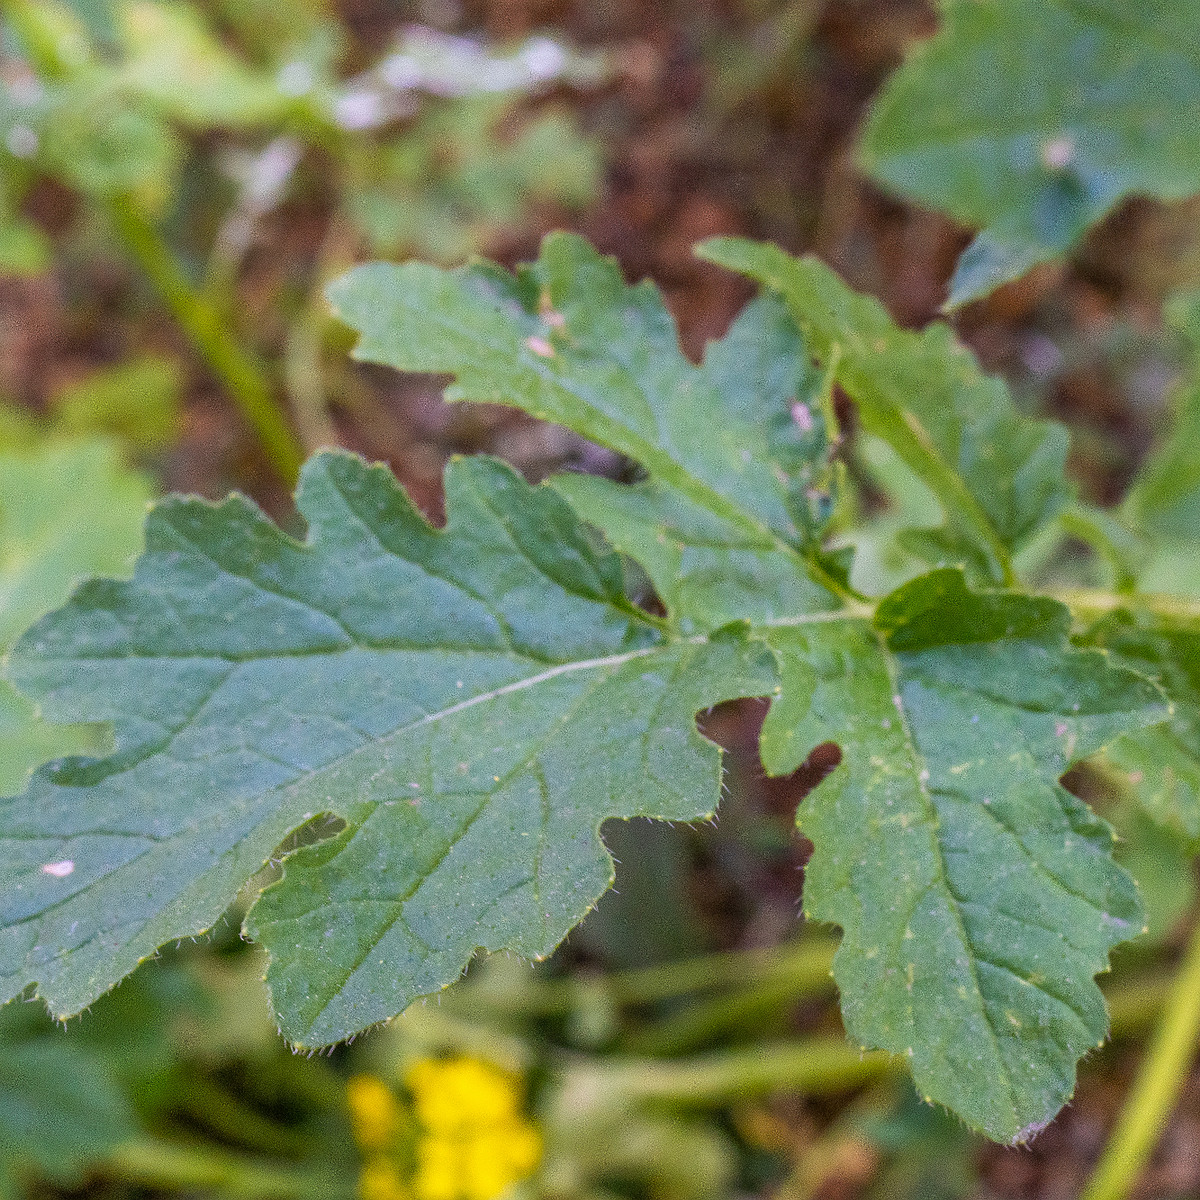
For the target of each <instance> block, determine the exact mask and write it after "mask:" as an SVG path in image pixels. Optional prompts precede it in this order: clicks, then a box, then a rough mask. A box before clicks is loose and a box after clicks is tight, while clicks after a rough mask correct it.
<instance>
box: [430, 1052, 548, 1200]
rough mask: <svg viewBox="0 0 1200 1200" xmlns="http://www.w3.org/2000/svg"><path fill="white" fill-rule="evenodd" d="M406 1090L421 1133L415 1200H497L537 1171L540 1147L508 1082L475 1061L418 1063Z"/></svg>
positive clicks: (510, 1079) (501, 1073) (515, 1083)
mask: <svg viewBox="0 0 1200 1200" xmlns="http://www.w3.org/2000/svg"><path fill="white" fill-rule="evenodd" d="M407 1082H408V1086H409V1088H410V1089H411V1091H412V1094H413V1101H414V1107H415V1109H416V1114H417V1119H418V1121H419V1123H420V1126H421V1129H422V1134H421V1136H420V1138H419V1140H418V1142H417V1171H416V1175H415V1177H414V1179H413V1191H414V1193H415V1194H416V1196H417V1198H418V1200H497V1198H498V1197H500V1196H502V1195H503V1194H504V1193H505V1192H507V1191H508V1189H509V1188H510V1187H512V1185H513V1184H514V1183H516V1182H517V1181H518V1180H520V1179H524V1178H525V1177H526V1176H527V1175H529V1174H531V1173H532V1172H533V1170H534V1169H535V1168H536V1167H537V1165H538V1163H539V1161H540V1160H541V1157H542V1139H541V1136H540V1135H539V1134H538V1131H537V1130H536V1129H535V1128H534V1127H533V1125H531V1124H530V1123H529V1122H528V1121H527V1120H526V1119H525V1118H524V1117H523V1116H522V1115H521V1112H520V1101H521V1091H520V1084H519V1082H518V1081H517V1080H516V1079H515V1078H514V1077H513V1076H511V1075H509V1074H507V1073H506V1072H504V1071H502V1070H500V1069H499V1068H498V1067H495V1066H492V1065H491V1064H490V1063H486V1062H481V1061H480V1060H479V1059H474V1058H452V1059H444V1060H437V1059H422V1060H421V1061H420V1062H417V1063H415V1064H414V1065H413V1067H412V1069H411V1070H410V1071H409V1073H408V1077H407Z"/></svg>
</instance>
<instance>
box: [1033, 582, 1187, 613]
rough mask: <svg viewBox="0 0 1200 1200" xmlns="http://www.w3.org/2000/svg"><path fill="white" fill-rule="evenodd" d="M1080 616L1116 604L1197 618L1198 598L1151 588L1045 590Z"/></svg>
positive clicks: (1108, 611) (1141, 610)
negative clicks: (1128, 589) (1175, 594)
mask: <svg viewBox="0 0 1200 1200" xmlns="http://www.w3.org/2000/svg"><path fill="white" fill-rule="evenodd" d="M1048 594H1049V595H1050V596H1052V597H1053V598H1054V599H1055V600H1060V601H1062V603H1063V604H1065V605H1066V606H1067V607H1068V608H1070V609H1072V610H1073V611H1074V612H1075V613H1077V614H1078V615H1080V616H1087V617H1089V618H1096V617H1102V616H1104V614H1105V613H1110V612H1112V611H1113V610H1114V609H1117V608H1129V609H1133V610H1135V611H1139V612H1147V613H1151V614H1153V615H1154V616H1156V617H1162V618H1163V619H1164V620H1167V621H1200V600H1186V599H1184V598H1183V597H1181V596H1163V595H1158V594H1156V593H1153V592H1128V593H1126V592H1106V591H1101V590H1098V589H1097V590H1093V589H1089V588H1069V589H1066V590H1063V591H1056V592H1050V593H1048Z"/></svg>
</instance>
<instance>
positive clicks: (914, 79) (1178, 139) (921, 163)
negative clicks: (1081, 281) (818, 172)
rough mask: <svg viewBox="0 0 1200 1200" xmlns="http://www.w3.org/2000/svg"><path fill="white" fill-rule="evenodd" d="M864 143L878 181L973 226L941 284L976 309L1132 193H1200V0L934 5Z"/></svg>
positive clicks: (956, 301) (951, 1) (969, 0)
mask: <svg viewBox="0 0 1200 1200" xmlns="http://www.w3.org/2000/svg"><path fill="white" fill-rule="evenodd" d="M941 11H942V27H941V29H940V30H939V32H938V33H937V34H935V35H934V37H932V38H931V39H929V41H927V42H926V43H924V44H923V45H921V46H919V47H918V48H917V49H916V50H915V51H914V52H913V53H912V54H911V55H910V56H909V58H908V59H907V61H906V62H905V63H904V65H903V66H902V67H901V68H900V70H898V71H897V72H896V73H895V74H894V75H893V76H892V78H891V79H890V80H889V81H888V83H887V84H886V86H885V88H884V90H883V93H882V95H881V96H880V97H879V98H878V99H877V100H876V102H875V106H874V109H873V111H872V113H871V116H870V119H869V121H868V124H867V127H866V130H865V131H864V134H863V138H862V142H861V145H860V150H859V153H860V159H861V161H862V163H863V165H864V167H865V168H866V169H867V170H868V171H869V172H870V173H871V174H872V175H874V176H875V178H877V179H878V180H879V181H880V182H881V183H883V184H884V185H885V186H887V187H889V188H891V189H893V190H894V191H897V192H899V193H900V194H902V195H904V196H906V197H908V198H910V199H913V200H915V201H917V202H918V203H921V204H925V205H928V206H930V207H932V208H938V209H941V210H943V211H945V212H948V213H950V214H951V215H952V216H954V217H956V218H957V219H958V220H960V221H962V222H964V223H965V224H968V225H974V226H982V227H983V232H982V233H981V234H980V235H979V236H978V237H977V238H976V240H975V242H974V243H973V244H972V245H971V246H970V247H969V248H968V250H967V251H966V253H965V254H964V255H963V257H962V259H961V260H960V262H959V264H958V268H957V270H956V272H955V275H954V279H953V281H952V282H951V292H950V298H949V301H948V304H949V306H951V307H954V306H957V305H960V304H964V303H966V302H968V301H970V300H974V299H977V298H978V297H980V296H982V295H985V294H986V293H987V292H989V291H991V290H992V288H994V287H996V286H997V285H998V284H1001V283H1004V282H1006V281H1008V280H1010V279H1014V278H1016V277H1017V276H1018V275H1020V274H1022V273H1023V272H1025V271H1026V270H1028V269H1029V268H1030V267H1031V266H1033V265H1034V264H1035V263H1038V262H1042V261H1044V260H1046V259H1048V258H1053V257H1055V256H1057V255H1060V254H1062V253H1063V252H1064V251H1066V250H1068V249H1069V248H1070V247H1071V246H1072V245H1073V244H1074V243H1075V242H1076V241H1078V239H1079V238H1080V236H1081V235H1082V234H1083V232H1084V231H1085V230H1086V229H1087V227H1088V226H1089V225H1091V224H1093V223H1094V222H1095V221H1097V220H1099V219H1100V218H1101V217H1103V216H1104V215H1105V214H1106V213H1107V212H1109V211H1110V210H1111V209H1112V208H1113V207H1114V205H1116V204H1117V203H1118V202H1119V201H1120V200H1122V199H1123V198H1124V197H1126V196H1128V195H1130V194H1131V193H1145V194H1148V195H1153V196H1157V197H1160V198H1162V199H1164V200H1177V199H1181V198H1183V197H1185V196H1189V195H1191V194H1192V193H1194V192H1196V191H1200V151H1198V150H1197V145H1196V139H1195V137H1194V130H1195V126H1196V123H1197V120H1200V82H1198V80H1200V75H1198V73H1197V69H1196V64H1197V62H1198V61H1200V4H1197V3H1196V0H1146V2H1144V3H1140V4H1136V5H1130V4H1126V3H1123V2H1122V0H1085V2H1083V3H1079V2H1076V0H1008V2H1007V3H1003V4H998V3H978V2H975V0H944V3H943V4H942V6H941Z"/></svg>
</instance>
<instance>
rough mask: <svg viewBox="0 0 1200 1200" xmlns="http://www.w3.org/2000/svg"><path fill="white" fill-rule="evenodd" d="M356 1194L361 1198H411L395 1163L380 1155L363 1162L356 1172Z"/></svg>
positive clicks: (380, 1199)
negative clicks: (357, 1172) (359, 1169)
mask: <svg viewBox="0 0 1200 1200" xmlns="http://www.w3.org/2000/svg"><path fill="white" fill-rule="evenodd" d="M358 1194H359V1196H360V1197H362V1200H412V1193H411V1192H410V1191H409V1190H408V1188H407V1187H406V1186H405V1183H404V1180H403V1179H401V1178H400V1172H399V1171H398V1170H397V1169H396V1164H395V1163H394V1162H392V1161H391V1159H389V1158H381V1157H377V1158H372V1159H370V1160H369V1161H368V1162H366V1163H364V1164H363V1168H362V1170H361V1171H360V1172H359V1174H358Z"/></svg>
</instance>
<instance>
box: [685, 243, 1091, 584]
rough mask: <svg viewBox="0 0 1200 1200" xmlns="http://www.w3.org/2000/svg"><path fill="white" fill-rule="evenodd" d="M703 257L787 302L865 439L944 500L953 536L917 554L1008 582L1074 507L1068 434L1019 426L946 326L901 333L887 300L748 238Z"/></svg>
mask: <svg viewBox="0 0 1200 1200" xmlns="http://www.w3.org/2000/svg"><path fill="white" fill-rule="evenodd" d="M697 252H698V253H699V255H700V256H701V257H702V258H705V259H707V260H709V261H710V262H715V263H719V264H720V265H722V266H725V267H728V268H730V269H731V270H734V271H739V272H741V273H742V274H744V275H748V276H749V277H750V278H751V279H754V280H755V281H756V282H758V283H759V284H761V285H762V286H763V287H765V288H768V289H769V290H771V291H772V292H775V293H777V294H778V295H779V296H780V297H781V298H782V299H783V301H784V302H785V303H786V304H787V306H788V310H789V311H790V312H791V315H792V317H793V319H794V320H795V321H796V323H797V324H798V325H799V327H800V329H801V330H802V331H803V333H804V336H805V337H806V339H807V341H808V346H809V349H810V350H811V352H812V353H813V354H814V355H815V356H816V357H817V358H818V359H819V360H820V361H821V362H823V363H825V364H826V366H827V368H828V369H829V370H830V371H831V372H832V374H833V376H834V378H835V380H836V381H837V383H839V384H840V385H841V386H842V387H843V388H844V389H845V390H846V392H847V393H848V394H849V395H850V396H851V398H852V399H853V400H854V401H855V402H856V404H857V405H858V409H859V413H860V415H861V419H862V424H863V428H864V429H866V430H867V431H868V432H869V433H873V434H875V435H877V436H878V437H880V438H882V439H883V440H885V441H886V442H888V443H890V444H891V446H892V447H893V448H894V449H895V450H896V452H897V453H898V454H899V455H900V457H901V458H902V459H903V460H904V462H905V463H907V464H908V466H909V467H910V468H911V469H912V470H913V471H914V472H915V473H916V474H917V475H918V476H919V477H920V478H921V479H922V480H923V481H924V482H925V483H926V484H927V485H928V486H929V488H930V489H931V490H932V491H933V493H934V495H935V496H936V497H937V498H938V500H939V501H940V503H941V504H942V506H943V508H944V510H945V515H946V522H947V524H946V526H945V527H944V528H943V529H940V530H937V531H935V532H934V533H933V534H932V535H929V534H926V535H925V537H924V538H923V539H914V540H913V542H911V543H910V544H909V546H908V548H909V549H910V550H917V551H921V552H923V553H924V554H925V555H926V556H927V558H929V559H931V560H932V561H933V562H935V563H939V564H945V565H961V566H964V567H967V568H968V569H970V568H974V572H973V573H974V574H976V575H981V576H982V578H983V579H984V580H985V581H987V580H990V581H992V582H996V583H1002V582H1008V581H1010V580H1011V561H1010V560H1011V555H1012V553H1013V552H1014V551H1015V550H1016V549H1017V548H1019V547H1020V546H1021V545H1022V544H1023V543H1024V542H1025V541H1026V540H1027V539H1028V538H1029V537H1030V536H1031V535H1032V534H1033V533H1034V532H1036V530H1037V529H1038V528H1039V527H1040V526H1042V525H1043V524H1045V523H1046V522H1047V521H1049V520H1050V519H1051V518H1053V517H1054V516H1055V515H1056V514H1057V513H1058V512H1059V511H1060V510H1061V509H1062V508H1063V507H1064V505H1065V504H1066V503H1067V500H1068V498H1069V495H1070V491H1069V488H1068V485H1067V482H1066V479H1065V477H1064V475H1063V464H1064V462H1065V460H1066V452H1067V434H1066V430H1065V429H1063V427H1062V426H1060V425H1058V424H1055V423H1052V422H1048V421H1034V420H1030V419H1029V418H1026V417H1022V416H1020V415H1019V414H1018V413H1017V411H1016V410H1015V408H1014V407H1013V403H1012V399H1011V397H1010V396H1009V393H1008V389H1007V387H1006V386H1005V384H1004V382H1003V381H1002V380H1000V379H998V378H995V377H992V376H987V375H984V374H983V373H982V372H981V371H980V370H979V367H978V364H977V363H976V362H975V359H974V357H973V356H972V355H971V353H970V351H968V350H967V349H966V348H965V347H964V346H962V345H961V344H960V343H959V342H958V341H957V340H956V339H955V337H954V335H953V333H952V332H951V330H950V329H949V327H948V326H946V325H944V324H942V323H941V322H935V323H933V324H931V325H930V326H928V327H927V328H926V329H925V330H923V331H922V332H921V333H912V332H909V331H908V330H903V329H898V328H897V327H896V326H895V325H894V324H893V323H892V321H891V319H890V318H889V317H888V315H887V313H886V312H885V311H884V309H883V307H882V305H880V304H879V302H878V301H877V300H874V299H872V298H871V297H869V296H863V295H859V294H858V293H856V292H854V291H852V290H851V289H850V288H848V287H847V286H846V284H844V283H843V282H842V281H841V280H840V279H839V278H838V277H837V275H835V274H834V273H833V272H832V271H831V270H830V269H829V268H828V267H826V266H824V265H823V264H821V263H819V262H817V261H816V260H815V259H813V258H803V259H796V258H793V257H792V256H791V255H789V254H787V253H785V252H784V251H782V250H780V249H779V248H778V247H776V246H773V245H770V244H767V243H756V242H750V241H746V240H744V239H739V238H718V239H715V240H713V241H709V242H705V243H703V244H702V245H701V246H700V247H699V249H698V251H697Z"/></svg>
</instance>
